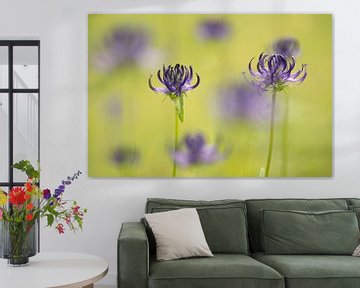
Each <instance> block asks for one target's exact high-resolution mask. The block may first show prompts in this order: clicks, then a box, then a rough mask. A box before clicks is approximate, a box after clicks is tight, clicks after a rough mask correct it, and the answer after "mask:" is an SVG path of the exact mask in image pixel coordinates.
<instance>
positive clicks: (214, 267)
mask: <svg viewBox="0 0 360 288" xmlns="http://www.w3.org/2000/svg"><path fill="white" fill-rule="evenodd" d="M168 287H171V288H184V287H186V288H212V287H214V288H219V287H222V288H235V287H246V288H266V287H269V288H284V287H285V283H284V279H283V277H282V276H281V275H280V274H279V273H278V272H276V271H275V270H274V269H272V268H270V267H268V266H266V265H264V264H262V263H260V262H258V261H256V260H254V259H253V258H251V257H249V256H246V255H236V254H215V255H214V257H211V258H206V259H205V258H191V259H181V260H174V261H166V262H157V261H155V260H154V259H153V260H152V261H150V275H149V288H168Z"/></svg>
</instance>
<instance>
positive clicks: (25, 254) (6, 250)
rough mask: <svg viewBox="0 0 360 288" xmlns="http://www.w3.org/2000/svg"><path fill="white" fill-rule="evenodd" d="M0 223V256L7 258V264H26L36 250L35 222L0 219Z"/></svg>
mask: <svg viewBox="0 0 360 288" xmlns="http://www.w3.org/2000/svg"><path fill="white" fill-rule="evenodd" d="M0 225H1V227H0V228H1V229H0V233H1V238H0V240H1V241H0V257H1V258H4V259H8V265H9V266H25V265H28V263H29V257H31V256H34V255H36V251H37V245H36V242H37V241H36V238H37V237H36V235H37V233H36V230H37V223H36V222H35V224H33V225H32V226H29V222H24V221H22V222H8V221H0Z"/></svg>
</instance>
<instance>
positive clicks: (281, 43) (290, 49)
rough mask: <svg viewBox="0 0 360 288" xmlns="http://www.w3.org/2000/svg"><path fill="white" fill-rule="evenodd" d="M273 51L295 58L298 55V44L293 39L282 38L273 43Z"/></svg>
mask: <svg viewBox="0 0 360 288" xmlns="http://www.w3.org/2000/svg"><path fill="white" fill-rule="evenodd" d="M273 50H274V52H275V53H276V54H281V55H283V56H286V57H294V58H296V57H297V56H299V54H300V44H299V41H298V40H297V39H295V38H293V37H284V38H280V39H277V40H276V41H274V43H273Z"/></svg>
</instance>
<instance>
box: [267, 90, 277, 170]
mask: <svg viewBox="0 0 360 288" xmlns="http://www.w3.org/2000/svg"><path fill="white" fill-rule="evenodd" d="M275 106H276V90H275V89H273V93H272V103H271V119H270V139H269V150H268V155H267V160H266V168H265V177H269V174H270V166H271V159H272V153H273V148H274V147H273V146H274V122H275V121H274V118H275Z"/></svg>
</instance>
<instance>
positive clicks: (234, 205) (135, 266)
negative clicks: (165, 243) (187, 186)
mask: <svg viewBox="0 0 360 288" xmlns="http://www.w3.org/2000/svg"><path fill="white" fill-rule="evenodd" d="M187 207H194V208H197V211H198V214H199V217H200V221H201V224H202V228H203V231H204V234H205V237H206V240H207V242H208V244H209V247H210V249H211V251H212V252H213V254H214V257H209V258H191V259H181V260H173V261H164V262H158V261H156V260H155V253H156V246H155V240H154V236H153V235H152V232H151V230H150V229H149V228H148V227H147V225H146V223H145V221H143V220H141V221H140V222H137V223H123V225H122V228H121V230H120V234H119V238H118V246H117V248H118V287H119V288H185V287H186V288H212V287H214V288H220V287H221V288H268V287H269V288H285V287H286V288H315V287H316V288H322V287H326V288H358V287H360V257H353V256H351V253H350V254H349V251H351V250H352V249H353V248H355V247H356V245H357V242H358V240H359V227H358V225H359V224H358V220H357V218H356V216H357V214H359V215H360V199H345V198H343V199H254V200H245V201H243V200H216V201H192V200H171V199H155V198H153V199H148V200H147V203H146V209H145V212H146V213H155V212H164V211H169V210H174V209H180V208H187ZM357 208H359V209H357ZM289 210H290V212H288V211H289ZM297 211H308V212H305V213H298V212H297ZM265 212H266V213H267V214H269V215H265V216H264V214H265ZM281 213H284V215H283V214H281ZM286 213H290V214H289V215H288V214H286ZM269 216H270V217H269ZM264 217H265V218H264ZM279 217H282V218H279ZM334 217H335V218H334ZM354 218H355V220H354ZM265 219H266V222H265ZM278 219H283V220H281V221H279V220H278ZM294 219H295V220H294ZM297 219H300V220H299V221H303V222H302V223H303V225H298V226H296V225H295V226H294V225H289V223H296V221H298V220H297ZM334 219H339V220H338V221H339V223H336V222H337V220H335V221H334ZM274 221H275V222H274ZM276 221H279V222H281V223H279V227H280V228H279V229H280V230H279V229H277V228H278V225H277V223H276ZM294 221H295V222H294ZM324 221H325V222H324ZM326 221H327V222H326ZM341 221H343V222H341ZM287 222H288V223H287ZM313 222H314V223H319V225H320V226H319V231H320V232H319V233H321V229H325V228H324V227H323V226H325V225H323V224H324V223H325V224H326V225H330V226H328V227H339V229H343V230H344V231H346V233H347V231H350V230H351V231H355V230H356V231H355V232H353V233H352V234H351V233H350V232H349V235H350V236H351V237H350V236H349V237H348V238H351V239H345V240H346V241H344V239H342V237H341V235H335V236H334V237H333V238H332V237H329V238H325V239H323V240H324V241H325V242H324V243H320V244H319V247H320V246H321V248H322V249H323V250H321V249H320V248H319V247H317V244H318V243H317V242H316V241H320V242H321V240H319V239H320V238H321V237H316V233H317V231H315V232H314V233H307V232H306V231H305V233H304V234H307V236H306V235H305V236H304V237H309V240H308V241H310V242H309V243H310V245H306V244H307V243H305V245H304V246H302V244H304V242H303V243H301V241H303V240H304V239H299V238H301V235H302V234H301V233H303V231H302V230H301V229H305V228H306V229H308V228H307V227H308V226H309V225H310V226H311V223H313ZM299 223H301V222H299ZM309 223H310V224H309ZM266 225H267V226H266ZM271 225H273V226H271ZM274 225H275V226H274ZM281 225H283V227H282V226H281ZM332 225H335V226H332ZM336 225H337V226H336ZM354 225H355V226H356V227H354ZM265 226H266V227H275V228H276V229H271V231H269V232H266V233H265V232H264V231H266V230H264V227H265ZM310 226H309V227H310ZM281 229H282V230H281ZM284 229H285V230H284ZM332 229H337V228H332ZM277 230H279V231H286V232H285V233H284V236H285V239H282V238H281V237H280V238H281V239H279V238H278V236H277V235H276V233H277ZM292 233H293V234H294V235H292ZM299 233H300V234H299ZM346 233H340V234H346ZM354 233H356V234H354ZM272 234H274V235H272ZM313 234H315V236H314V237H313ZM338 234H339V233H338ZM295 235H296V238H295ZM299 235H300V237H299ZM280 236H281V235H280ZM291 237H292V238H291ZM354 238H356V239H354ZM311 241H313V242H314V244H313V243H312V242H311ZM354 241H355V242H356V243H355V242H354ZM279 243H280V244H281V243H284V251H285V253H282V250H281V249H280V250H279ZM264 245H265V247H266V251H264ZM342 245H343V246H346V247H345V248H344V249H345V250H341V249H340V250H339V247H340V248H342ZM354 245H355V247H353V246H354ZM306 246H308V247H306ZM280 248H281V247H280ZM318 248H319V249H320V250H319V251H320V253H319V255H316V253H313V252H312V251H313V250H314V249H315V251H316V249H318ZM271 249H275V250H271ZM276 249H277V250H276ZM287 249H290V251H294V253H295V254H294V255H291V254H290V255H289V254H288V252H286V251H287ZM291 249H295V250H291ZM302 249H304V253H303V254H302ZM309 249H310V250H309ZM324 249H325V250H324ZM308 250H309V251H310V252H309V251H308ZM268 251H278V252H276V253H277V254H275V253H268ZM326 251H331V252H326ZM344 251H345V252H344ZM326 253H331V254H326ZM344 254H346V255H344Z"/></svg>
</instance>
